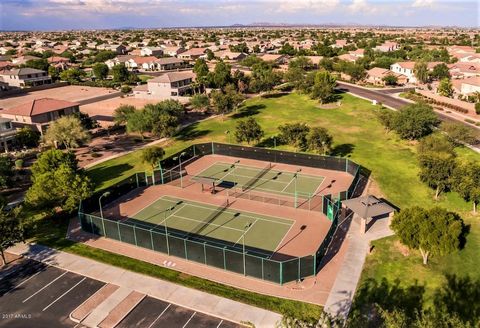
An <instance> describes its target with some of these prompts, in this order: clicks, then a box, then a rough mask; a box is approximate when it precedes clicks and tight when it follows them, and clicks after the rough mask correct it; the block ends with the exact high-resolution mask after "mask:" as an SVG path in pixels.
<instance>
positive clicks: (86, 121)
mask: <svg viewBox="0 0 480 328" xmlns="http://www.w3.org/2000/svg"><path fill="white" fill-rule="evenodd" d="M71 116H72V117H76V118H78V119H79V120H80V123H81V124H82V126H83V127H84V128H85V129H86V130H91V129H95V128H98V127H99V126H100V125H99V124H98V122H97V120H95V119H94V118H91V117H90V116H89V115H88V114H86V113H82V112H74V113H73V114H72V115H71Z"/></svg>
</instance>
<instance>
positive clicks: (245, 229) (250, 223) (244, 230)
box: [242, 222, 252, 276]
mask: <svg viewBox="0 0 480 328" xmlns="http://www.w3.org/2000/svg"><path fill="white" fill-rule="evenodd" d="M251 226H252V222H249V223H248V224H247V225H245V227H244V228H243V235H242V243H243V275H245V276H246V275H247V264H246V262H245V260H246V257H245V235H246V233H247V230H248V229H249V228H250V227H251Z"/></svg>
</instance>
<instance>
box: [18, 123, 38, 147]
mask: <svg viewBox="0 0 480 328" xmlns="http://www.w3.org/2000/svg"><path fill="white" fill-rule="evenodd" d="M15 140H16V141H17V143H18V144H19V145H20V147H37V146H38V142H39V141H40V132H38V131H34V130H32V129H30V128H28V127H23V128H21V129H20V130H18V132H17V134H16V135H15Z"/></svg>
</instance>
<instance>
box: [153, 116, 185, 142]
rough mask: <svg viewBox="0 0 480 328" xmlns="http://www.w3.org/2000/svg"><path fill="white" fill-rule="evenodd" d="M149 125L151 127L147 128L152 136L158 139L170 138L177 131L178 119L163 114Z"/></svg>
mask: <svg viewBox="0 0 480 328" xmlns="http://www.w3.org/2000/svg"><path fill="white" fill-rule="evenodd" d="M150 124H151V126H149V129H150V131H151V132H152V134H153V135H155V136H157V137H160V138H166V137H171V136H173V135H174V134H175V132H176V131H177V127H178V118H177V117H176V116H173V115H170V114H167V113H163V114H160V115H159V116H157V117H156V118H155V120H151V121H150Z"/></svg>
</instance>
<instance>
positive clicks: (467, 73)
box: [448, 62, 480, 79]
mask: <svg viewBox="0 0 480 328" xmlns="http://www.w3.org/2000/svg"><path fill="white" fill-rule="evenodd" d="M448 67H449V69H450V75H451V76H452V78H454V79H461V78H465V77H474V76H480V64H477V63H460V62H457V63H455V64H450V65H448Z"/></svg>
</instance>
